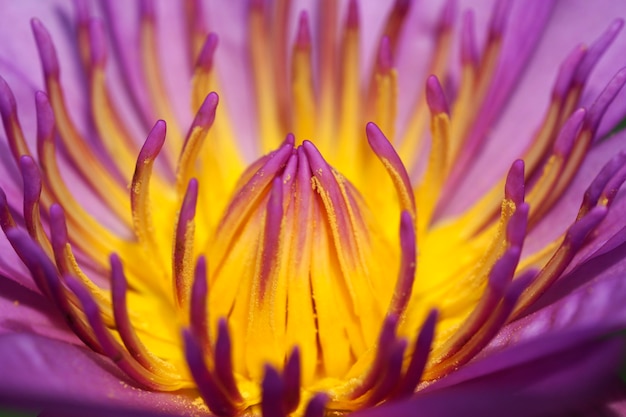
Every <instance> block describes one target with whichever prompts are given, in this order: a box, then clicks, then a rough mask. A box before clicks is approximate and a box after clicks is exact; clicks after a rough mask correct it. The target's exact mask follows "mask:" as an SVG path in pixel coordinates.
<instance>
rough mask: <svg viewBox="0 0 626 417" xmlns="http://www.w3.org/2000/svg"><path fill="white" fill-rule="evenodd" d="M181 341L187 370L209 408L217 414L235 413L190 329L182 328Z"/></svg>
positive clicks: (227, 414) (228, 414) (230, 414)
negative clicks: (209, 368) (216, 381)
mask: <svg viewBox="0 0 626 417" xmlns="http://www.w3.org/2000/svg"><path fill="white" fill-rule="evenodd" d="M183 343H184V351H185V358H186V359H187V364H188V365H189V370H190V372H191V375H192V376H193V379H194V381H195V382H196V384H197V386H198V390H199V391H200V394H201V395H202V398H203V399H204V401H205V403H206V405H207V407H209V410H211V411H212V412H213V413H215V414H216V415H218V416H232V415H235V414H236V410H235V408H234V407H233V404H232V403H231V402H230V401H229V400H228V398H226V397H225V395H224V394H223V392H222V390H221V389H220V387H218V386H217V384H216V383H215V381H214V379H213V376H212V375H211V373H210V372H209V370H208V369H207V367H206V363H205V362H204V352H203V351H202V349H201V347H200V345H199V344H198V341H197V340H196V338H195V337H194V335H193V334H192V333H191V331H190V330H187V329H185V330H183Z"/></svg>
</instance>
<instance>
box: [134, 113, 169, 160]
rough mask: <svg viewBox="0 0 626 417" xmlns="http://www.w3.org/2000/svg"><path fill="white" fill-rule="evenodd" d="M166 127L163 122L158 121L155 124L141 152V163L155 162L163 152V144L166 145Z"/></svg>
mask: <svg viewBox="0 0 626 417" xmlns="http://www.w3.org/2000/svg"><path fill="white" fill-rule="evenodd" d="M166 127H167V125H166V123H165V121H163V120H158V121H157V122H156V123H155V125H154V127H153V128H152V130H151V131H150V133H148V137H147V138H146V141H145V142H144V144H143V147H142V148H141V151H140V152H139V158H138V160H139V161H149V160H153V159H154V158H156V156H157V155H158V154H159V152H161V148H162V147H163V143H165V133H166Z"/></svg>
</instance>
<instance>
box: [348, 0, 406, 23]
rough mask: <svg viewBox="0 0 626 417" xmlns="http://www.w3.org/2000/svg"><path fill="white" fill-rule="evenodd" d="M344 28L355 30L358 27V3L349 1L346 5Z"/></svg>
mask: <svg viewBox="0 0 626 417" xmlns="http://www.w3.org/2000/svg"><path fill="white" fill-rule="evenodd" d="M397 3H398V2H396V4H397ZM346 26H347V27H348V28H350V29H357V28H358V27H359V3H358V2H357V0H350V2H349V3H348V14H347V17H346Z"/></svg>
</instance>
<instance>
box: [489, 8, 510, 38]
mask: <svg viewBox="0 0 626 417" xmlns="http://www.w3.org/2000/svg"><path fill="white" fill-rule="evenodd" d="M512 3H513V2H512V1H511V0H503V1H498V2H496V6H495V10H494V11H493V15H492V18H491V23H490V25H489V26H490V34H491V35H492V36H502V33H503V32H504V28H505V26H506V21H507V18H508V16H509V12H510V11H511V6H512Z"/></svg>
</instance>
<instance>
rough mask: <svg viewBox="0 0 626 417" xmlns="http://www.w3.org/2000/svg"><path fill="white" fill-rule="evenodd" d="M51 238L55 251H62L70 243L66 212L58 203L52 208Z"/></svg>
mask: <svg viewBox="0 0 626 417" xmlns="http://www.w3.org/2000/svg"><path fill="white" fill-rule="evenodd" d="M50 236H51V238H52V245H53V246H54V249H55V251H56V250H61V251H62V250H63V249H64V246H65V244H66V243H67V241H68V238H67V227H66V223H65V212H64V211H63V208H62V207H61V206H60V205H59V204H57V203H54V204H52V205H51V206H50Z"/></svg>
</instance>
